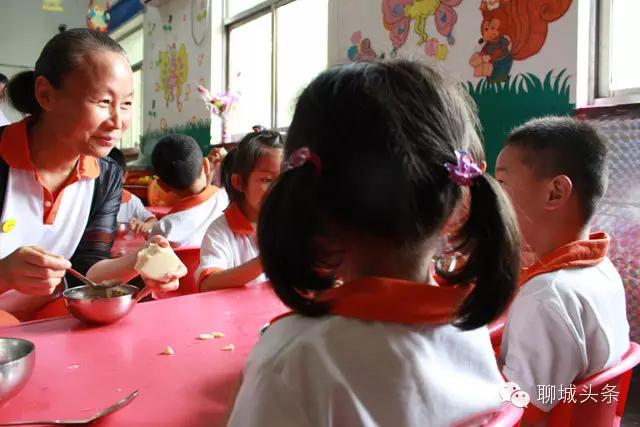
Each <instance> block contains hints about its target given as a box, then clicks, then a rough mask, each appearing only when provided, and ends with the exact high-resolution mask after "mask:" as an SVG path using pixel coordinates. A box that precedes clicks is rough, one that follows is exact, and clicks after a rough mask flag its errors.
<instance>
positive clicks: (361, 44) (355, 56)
mask: <svg viewBox="0 0 640 427" xmlns="http://www.w3.org/2000/svg"><path fill="white" fill-rule="evenodd" d="M351 43H352V44H351V46H350V47H349V49H348V50H347V57H348V58H349V60H350V61H371V60H373V59H376V58H381V59H382V58H384V56H385V54H384V53H382V54H381V55H380V56H378V54H377V53H376V51H375V50H373V48H372V47H371V40H370V39H368V38H364V39H363V38H362V31H356V32H355V33H353V34H352V35H351Z"/></svg>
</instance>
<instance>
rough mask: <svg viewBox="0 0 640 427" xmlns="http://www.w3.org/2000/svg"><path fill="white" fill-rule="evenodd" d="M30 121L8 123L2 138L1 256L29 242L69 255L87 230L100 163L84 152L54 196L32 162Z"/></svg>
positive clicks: (0, 141)
mask: <svg viewBox="0 0 640 427" xmlns="http://www.w3.org/2000/svg"><path fill="white" fill-rule="evenodd" d="M27 123H28V119H25V120H22V121H20V122H18V123H15V124H13V125H10V126H9V127H7V128H6V129H5V130H4V132H3V134H2V139H1V140H0V156H2V158H3V159H4V161H5V162H6V163H7V165H8V166H9V175H8V182H7V187H6V189H5V190H4V191H5V195H4V206H3V207H2V214H1V215H0V259H1V258H4V257H6V256H7V255H9V254H11V253H12V252H13V251H15V250H16V249H17V248H19V247H21V246H30V245H34V246H39V247H42V248H45V249H47V250H48V251H50V252H53V253H54V254H56V255H60V256H63V257H65V258H67V259H69V258H71V256H72V255H73V254H74V253H75V251H76V249H77V247H78V244H79V243H80V240H81V239H82V236H83V234H84V232H85V228H86V226H87V222H88V220H89V212H90V209H91V200H93V192H94V187H95V179H96V178H97V177H98V176H99V175H100V166H99V164H98V160H97V159H96V158H94V157H89V156H81V157H80V159H79V160H78V166H77V169H76V176H75V177H74V179H73V180H72V181H71V182H70V183H68V184H67V185H66V187H64V189H62V190H60V191H59V192H58V195H57V197H54V196H53V194H52V193H51V192H50V191H49V190H48V189H46V188H45V187H44V186H43V185H42V184H41V183H40V181H39V179H38V177H37V172H36V169H35V166H34V165H33V163H32V161H31V155H30V152H29V142H28V139H27ZM0 191H2V190H1V189H0Z"/></svg>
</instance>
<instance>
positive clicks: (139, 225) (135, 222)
mask: <svg viewBox="0 0 640 427" xmlns="http://www.w3.org/2000/svg"><path fill="white" fill-rule="evenodd" d="M144 226H145V223H144V222H143V221H140V220H139V219H138V218H132V219H131V221H129V230H131V231H132V232H133V233H140V232H142V230H143V228H144Z"/></svg>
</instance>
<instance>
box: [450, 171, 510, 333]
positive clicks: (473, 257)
mask: <svg viewBox="0 0 640 427" xmlns="http://www.w3.org/2000/svg"><path fill="white" fill-rule="evenodd" d="M456 241H457V242H458V250H460V251H461V252H462V253H464V254H466V255H467V256H468V259H467V262H466V264H465V265H464V267H463V268H462V270H461V271H459V272H457V273H455V274H454V275H451V276H447V279H448V280H451V281H452V282H453V283H470V282H474V283H475V286H474V289H473V291H472V292H471V294H470V295H469V296H468V297H467V299H466V300H465V301H464V303H463V304H462V306H461V307H460V309H459V310H458V318H457V320H456V322H455V324H456V326H458V327H459V328H461V329H465V330H470V329H475V328H478V327H480V326H483V325H486V324H487V323H489V322H491V321H493V320H496V319H497V318H498V317H500V315H501V314H502V313H503V312H504V311H505V310H506V309H507V307H508V306H509V304H510V302H511V300H512V298H513V297H514V295H515V291H516V283H517V280H518V273H519V256H520V243H519V234H518V228H517V224H516V221H515V215H514V212H513V208H512V207H511V203H510V202H509V199H508V198H507V196H506V195H505V194H504V191H503V190H502V188H500V185H499V184H498V183H497V182H496V180H495V179H493V178H492V177H491V176H489V175H487V174H485V175H482V176H480V177H478V178H476V180H475V182H474V183H473V184H472V185H471V207H470V212H469V217H468V218H467V221H466V223H465V224H464V226H463V227H462V229H461V230H460V232H459V234H458V236H456Z"/></svg>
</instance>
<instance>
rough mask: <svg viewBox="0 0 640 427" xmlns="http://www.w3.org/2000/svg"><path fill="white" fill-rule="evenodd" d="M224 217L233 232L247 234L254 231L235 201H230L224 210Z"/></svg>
mask: <svg viewBox="0 0 640 427" xmlns="http://www.w3.org/2000/svg"><path fill="white" fill-rule="evenodd" d="M224 217H225V218H226V219H227V223H229V228H230V229H231V231H233V232H234V234H237V235H240V236H247V235H250V234H254V233H255V232H256V230H255V229H254V228H253V225H251V223H250V222H249V220H248V219H247V217H246V216H245V215H244V213H243V212H242V210H241V209H240V206H238V204H237V203H231V204H230V205H229V207H228V208H227V209H226V210H225V211H224Z"/></svg>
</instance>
